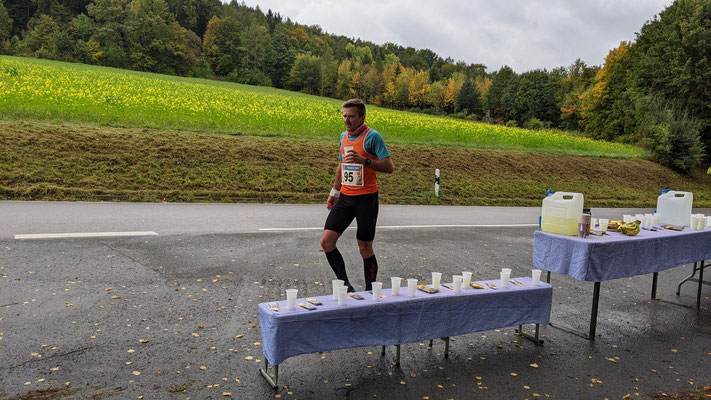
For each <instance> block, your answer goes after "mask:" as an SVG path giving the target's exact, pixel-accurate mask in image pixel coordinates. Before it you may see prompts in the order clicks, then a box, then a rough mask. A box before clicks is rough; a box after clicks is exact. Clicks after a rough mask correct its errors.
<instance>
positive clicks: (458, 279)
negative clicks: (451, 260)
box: [452, 275, 464, 293]
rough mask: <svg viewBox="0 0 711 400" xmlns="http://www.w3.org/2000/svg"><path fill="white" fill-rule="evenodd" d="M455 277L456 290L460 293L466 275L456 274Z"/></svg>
mask: <svg viewBox="0 0 711 400" xmlns="http://www.w3.org/2000/svg"><path fill="white" fill-rule="evenodd" d="M452 279H454V292H455V293H459V292H461V291H462V281H463V280H464V277H462V276H461V275H454V276H453V277H452Z"/></svg>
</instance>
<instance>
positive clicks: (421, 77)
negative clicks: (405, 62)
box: [407, 71, 430, 108]
mask: <svg viewBox="0 0 711 400" xmlns="http://www.w3.org/2000/svg"><path fill="white" fill-rule="evenodd" d="M429 90H430V82H429V76H428V74H427V72H426V71H419V72H417V73H416V74H415V75H414V76H413V77H412V79H411V80H410V86H409V87H408V97H407V100H408V102H409V103H410V105H412V106H415V107H420V108H422V107H424V106H425V95H426V94H427V92H429Z"/></svg>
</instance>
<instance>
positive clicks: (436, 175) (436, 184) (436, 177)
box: [435, 168, 439, 197]
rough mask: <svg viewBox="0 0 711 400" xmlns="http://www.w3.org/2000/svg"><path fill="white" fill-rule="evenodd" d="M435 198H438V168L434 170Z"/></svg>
mask: <svg viewBox="0 0 711 400" xmlns="http://www.w3.org/2000/svg"><path fill="white" fill-rule="evenodd" d="M435 196H437V197H439V168H435Z"/></svg>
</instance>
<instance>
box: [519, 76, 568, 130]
mask: <svg viewBox="0 0 711 400" xmlns="http://www.w3.org/2000/svg"><path fill="white" fill-rule="evenodd" d="M514 109H515V112H516V117H517V118H516V119H517V120H518V121H519V123H521V124H523V123H524V122H526V121H528V120H530V119H533V118H536V119H539V120H541V121H547V122H551V123H553V124H557V123H558V121H559V120H560V107H559V106H558V103H557V101H556V88H555V85H554V82H553V79H552V78H551V76H550V74H549V73H548V72H546V71H545V70H540V69H537V70H533V71H529V72H524V73H523V74H521V79H520V81H519V84H518V91H517V93H516V99H515V100H514Z"/></svg>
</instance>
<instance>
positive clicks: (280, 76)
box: [267, 25, 298, 88]
mask: <svg viewBox="0 0 711 400" xmlns="http://www.w3.org/2000/svg"><path fill="white" fill-rule="evenodd" d="M280 27H281V25H280V26H279V27H277V28H275V29H274V34H273V35H272V46H271V47H270V48H269V53H268V54H267V74H268V75H269V78H270V79H271V81H272V84H273V85H274V86H276V87H278V88H282V87H284V86H285V83H286V81H287V80H288V78H289V73H290V72H291V68H292V67H293V65H294V60H295V59H296V50H295V49H296V47H297V45H298V43H297V41H296V39H294V37H292V36H291V35H288V34H287V33H286V32H284V29H283V28H280Z"/></svg>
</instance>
